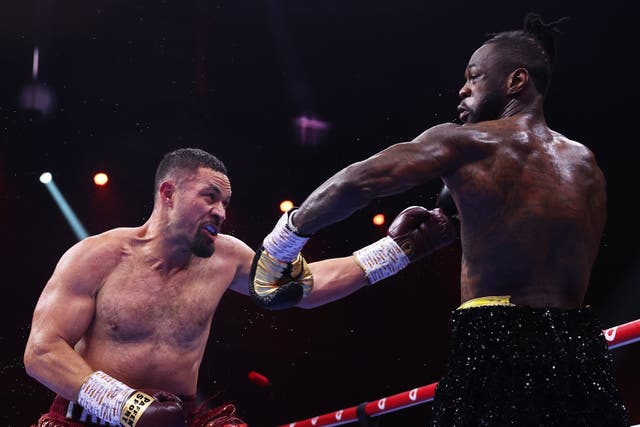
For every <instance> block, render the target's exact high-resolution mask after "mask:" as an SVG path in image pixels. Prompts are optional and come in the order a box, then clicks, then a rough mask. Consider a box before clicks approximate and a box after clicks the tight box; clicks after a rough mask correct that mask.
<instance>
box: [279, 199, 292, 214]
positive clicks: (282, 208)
mask: <svg viewBox="0 0 640 427" xmlns="http://www.w3.org/2000/svg"><path fill="white" fill-rule="evenodd" d="M292 207H293V202H292V201H291V200H285V201H283V202H282V203H280V212H288V211H289V210H290V209H291V208H292Z"/></svg>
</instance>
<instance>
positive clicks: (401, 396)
mask: <svg viewBox="0 0 640 427" xmlns="http://www.w3.org/2000/svg"><path fill="white" fill-rule="evenodd" d="M602 333H603V334H604V338H605V339H606V340H607V343H608V344H609V348H610V349H613V348H617V347H622V346H623V345H627V344H631V343H633V342H636V341H640V319H638V320H634V321H633V322H629V323H625V324H623V325H619V326H614V327H613V328H609V329H605V330H604V331H602ZM437 384H438V383H433V384H429V385H425V386H422V387H418V388H414V389H412V390H409V391H405V392H402V393H398V394H394V395H393V396H388V397H383V398H382V399H378V400H375V401H373V402H369V403H367V404H366V405H365V407H364V412H365V414H367V416H369V417H375V416H378V415H382V414H386V413H389V412H393V411H397V410H399V409H404V408H408V407H410V406H414V405H418V404H420V403H425V402H430V401H432V400H433V395H434V393H435V391H436V385H437ZM356 410H357V406H351V407H349V408H346V409H341V410H339V411H335V412H330V413H328V414H324V415H319V416H317V417H313V418H309V419H306V420H302V421H295V422H292V423H288V424H282V425H281V426H279V427H320V426H324V427H327V426H339V425H342V424H347V423H352V422H354V421H358V416H357V414H356Z"/></svg>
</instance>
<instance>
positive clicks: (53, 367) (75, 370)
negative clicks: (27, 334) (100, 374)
mask: <svg viewBox="0 0 640 427" xmlns="http://www.w3.org/2000/svg"><path fill="white" fill-rule="evenodd" d="M24 365H25V369H26V371H27V374H29V376H31V377H33V378H34V379H36V380H37V381H38V382H40V383H41V384H43V385H44V386H46V387H47V388H49V389H50V390H52V391H53V392H55V393H57V394H59V395H60V396H62V397H64V398H65V399H67V400H71V401H74V400H75V399H76V398H77V397H78V392H79V390H80V386H81V385H82V383H83V382H84V380H85V379H86V378H87V377H88V376H89V375H90V374H91V372H93V369H91V367H90V366H89V364H88V363H87V362H86V361H85V360H84V359H83V358H82V357H81V356H80V355H79V354H78V353H76V352H75V351H74V350H73V349H72V348H71V347H70V346H69V344H67V343H66V342H65V341H64V340H58V341H51V340H50V341H41V342H37V341H36V340H35V339H33V340H32V339H30V340H29V342H28V343H27V348H26V350H25V353H24Z"/></svg>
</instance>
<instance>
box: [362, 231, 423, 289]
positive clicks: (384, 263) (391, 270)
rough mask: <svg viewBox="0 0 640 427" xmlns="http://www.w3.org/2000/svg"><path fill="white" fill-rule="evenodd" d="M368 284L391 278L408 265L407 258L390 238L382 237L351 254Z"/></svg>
mask: <svg viewBox="0 0 640 427" xmlns="http://www.w3.org/2000/svg"><path fill="white" fill-rule="evenodd" d="M353 256H354V258H355V259H356V261H357V263H358V264H359V265H360V267H362V269H363V270H364V273H365V274H366V276H367V280H369V283H370V284H372V285H373V284H374V283H376V282H379V281H380V280H382V279H384V278H387V277H389V276H393V275H394V274H396V273H397V272H398V271H400V270H402V269H403V268H405V267H406V266H407V265H409V262H410V261H409V258H407V256H406V255H405V253H404V252H403V251H402V249H401V248H400V246H398V244H397V243H396V242H395V240H393V239H392V238H391V237H389V236H387V237H384V238H382V239H380V240H378V241H377V242H374V243H372V244H370V245H369V246H365V247H364V248H362V249H360V250H357V251H355V252H354V253H353Z"/></svg>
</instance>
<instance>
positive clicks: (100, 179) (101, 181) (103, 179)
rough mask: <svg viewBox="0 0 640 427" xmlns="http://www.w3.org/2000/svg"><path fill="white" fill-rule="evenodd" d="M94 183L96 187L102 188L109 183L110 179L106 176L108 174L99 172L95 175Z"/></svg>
mask: <svg viewBox="0 0 640 427" xmlns="http://www.w3.org/2000/svg"><path fill="white" fill-rule="evenodd" d="M93 182H94V183H95V184H96V185H99V186H101V187H102V186H103V185H105V184H106V183H107V182H109V177H108V176H107V174H106V173H104V172H98V173H97V174H95V175H94V176H93Z"/></svg>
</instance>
